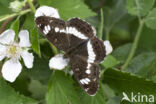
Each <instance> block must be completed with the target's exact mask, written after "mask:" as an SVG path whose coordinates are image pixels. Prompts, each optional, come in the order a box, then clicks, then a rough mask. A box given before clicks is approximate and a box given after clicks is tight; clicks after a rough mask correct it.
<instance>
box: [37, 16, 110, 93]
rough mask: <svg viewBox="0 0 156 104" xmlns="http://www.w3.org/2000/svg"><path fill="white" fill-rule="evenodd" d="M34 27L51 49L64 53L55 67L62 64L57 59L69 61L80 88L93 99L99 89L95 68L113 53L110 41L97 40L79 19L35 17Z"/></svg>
mask: <svg viewBox="0 0 156 104" xmlns="http://www.w3.org/2000/svg"><path fill="white" fill-rule="evenodd" d="M35 23H36V26H37V28H38V29H39V30H40V31H41V33H42V34H43V35H44V36H45V37H46V38H47V39H48V40H49V41H50V42H51V43H52V44H53V45H55V46H56V47H57V48H58V49H60V50H62V51H64V52H65V54H64V55H62V56H57V57H55V58H53V59H52V60H53V63H54V64H55V65H54V66H56V67H57V66H58V67H59V65H60V67H61V62H60V64H58V62H57V61H56V59H58V60H59V58H60V57H62V58H63V60H66V61H67V59H68V61H69V64H70V65H71V68H72V71H73V73H74V76H75V78H76V79H77V81H78V82H79V84H80V85H81V87H82V88H83V89H84V90H85V91H86V92H87V93H88V94H89V95H95V94H96V92H97V90H98V86H99V66H98V65H99V63H101V62H102V61H103V60H104V58H105V57H106V55H107V54H109V53H111V51H112V47H111V45H110V43H109V41H105V42H103V41H102V40H100V39H98V38H97V36H96V31H95V29H94V27H92V26H91V25H90V24H89V23H87V22H85V21H83V20H81V19H79V18H71V19H69V20H68V21H64V20H61V19H59V18H56V17H53V16H47V15H46V14H43V15H39V16H36V18H35ZM54 60H55V61H54ZM56 64H57V65H56ZM63 67H64V66H63ZM63 67H62V68H63Z"/></svg>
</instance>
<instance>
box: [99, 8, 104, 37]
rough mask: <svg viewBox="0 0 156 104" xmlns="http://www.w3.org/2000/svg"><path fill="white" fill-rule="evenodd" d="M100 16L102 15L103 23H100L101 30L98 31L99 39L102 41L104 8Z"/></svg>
mask: <svg viewBox="0 0 156 104" xmlns="http://www.w3.org/2000/svg"><path fill="white" fill-rule="evenodd" d="M100 14H101V23H100V25H99V30H98V37H99V38H100V39H102V34H103V21H104V20H103V10H102V8H101V10H100Z"/></svg>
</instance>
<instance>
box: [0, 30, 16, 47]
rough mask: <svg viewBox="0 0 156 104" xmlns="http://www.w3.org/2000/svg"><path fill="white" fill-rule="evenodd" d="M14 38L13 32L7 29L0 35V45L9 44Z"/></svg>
mask: <svg viewBox="0 0 156 104" xmlns="http://www.w3.org/2000/svg"><path fill="white" fill-rule="evenodd" d="M14 38H15V32H14V31H13V30H11V29H8V30H6V31H4V32H3V33H2V34H0V43H2V44H10V43H11V42H13V41H14Z"/></svg>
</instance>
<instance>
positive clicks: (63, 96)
mask: <svg viewBox="0 0 156 104" xmlns="http://www.w3.org/2000/svg"><path fill="white" fill-rule="evenodd" d="M73 83H74V81H73V80H72V78H71V77H69V76H66V75H65V73H63V72H62V71H55V73H54V74H53V75H52V77H51V80H50V82H49V88H48V89H49V90H48V92H47V95H46V102H47V104H81V103H80V101H79V97H78V94H76V90H75V87H74V86H73Z"/></svg>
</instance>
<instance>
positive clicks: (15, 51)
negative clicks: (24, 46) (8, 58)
mask: <svg viewBox="0 0 156 104" xmlns="http://www.w3.org/2000/svg"><path fill="white" fill-rule="evenodd" d="M9 53H10V54H12V55H14V54H16V53H17V47H16V46H14V45H12V46H10V47H9Z"/></svg>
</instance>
